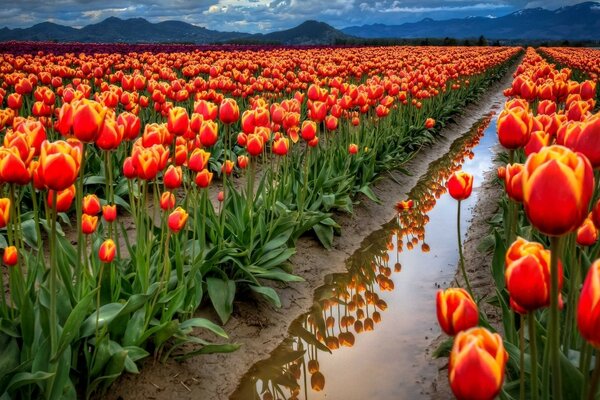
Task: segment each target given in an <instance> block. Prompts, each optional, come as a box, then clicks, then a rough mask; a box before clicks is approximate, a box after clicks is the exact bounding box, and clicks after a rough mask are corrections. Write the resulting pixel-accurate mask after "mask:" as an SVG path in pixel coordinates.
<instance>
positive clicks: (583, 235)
mask: <svg viewBox="0 0 600 400" xmlns="http://www.w3.org/2000/svg"><path fill="white" fill-rule="evenodd" d="M597 241H598V229H597V228H596V226H595V225H594V222H593V221H592V219H591V218H590V217H588V218H586V219H585V221H583V224H582V225H581V226H580V227H579V229H577V244H578V245H580V246H592V245H594V244H595V243H596V242H597Z"/></svg>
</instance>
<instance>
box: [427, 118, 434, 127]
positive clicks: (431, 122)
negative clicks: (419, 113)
mask: <svg viewBox="0 0 600 400" xmlns="http://www.w3.org/2000/svg"><path fill="white" fill-rule="evenodd" d="M434 126H435V119H433V118H427V119H426V120H425V128H426V129H433V127H434Z"/></svg>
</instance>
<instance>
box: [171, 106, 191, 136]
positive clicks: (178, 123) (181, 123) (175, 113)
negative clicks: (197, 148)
mask: <svg viewBox="0 0 600 400" xmlns="http://www.w3.org/2000/svg"><path fill="white" fill-rule="evenodd" d="M189 127H190V117H189V116H188V114H187V111H186V110H185V108H183V107H173V108H171V109H170V110H169V118H168V119H167V129H168V130H169V132H170V133H171V134H173V135H176V136H183V135H185V134H186V133H187V131H188V129H189Z"/></svg>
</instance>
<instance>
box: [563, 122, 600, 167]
mask: <svg viewBox="0 0 600 400" xmlns="http://www.w3.org/2000/svg"><path fill="white" fill-rule="evenodd" d="M565 146H567V147H569V148H570V149H571V150H573V151H575V152H579V153H581V154H583V155H584V156H586V157H587V158H588V159H589V160H590V163H591V164H592V167H594V168H598V167H600V114H597V115H595V116H593V117H592V118H590V119H589V120H587V121H586V122H584V123H583V126H582V128H581V130H579V131H578V132H577V131H576V132H575V133H573V134H571V135H569V137H568V139H567V140H565Z"/></svg>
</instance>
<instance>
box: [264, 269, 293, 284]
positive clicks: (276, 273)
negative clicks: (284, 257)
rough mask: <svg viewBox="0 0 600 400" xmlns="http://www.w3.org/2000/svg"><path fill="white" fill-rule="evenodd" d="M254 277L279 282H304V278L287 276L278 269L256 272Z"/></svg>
mask: <svg viewBox="0 0 600 400" xmlns="http://www.w3.org/2000/svg"><path fill="white" fill-rule="evenodd" d="M255 276H256V277H257V278H261V279H272V280H275V281H281V282H304V278H302V277H300V276H298V275H292V274H288V273H287V272H284V271H282V270H281V269H279V268H273V269H271V270H269V271H267V272H257V273H256V274H255Z"/></svg>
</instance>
